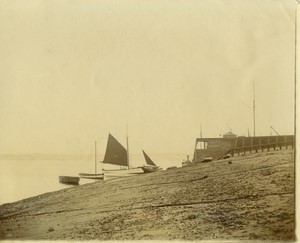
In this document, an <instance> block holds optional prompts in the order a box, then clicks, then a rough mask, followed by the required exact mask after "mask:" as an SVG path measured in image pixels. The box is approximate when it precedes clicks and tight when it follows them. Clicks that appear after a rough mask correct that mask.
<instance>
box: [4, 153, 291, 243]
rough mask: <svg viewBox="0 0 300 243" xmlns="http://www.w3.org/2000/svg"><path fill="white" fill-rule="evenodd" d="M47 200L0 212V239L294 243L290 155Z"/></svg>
mask: <svg viewBox="0 0 300 243" xmlns="http://www.w3.org/2000/svg"><path fill="white" fill-rule="evenodd" d="M231 161H232V163H231V164H230V163H228V160H223V161H216V162H210V163H205V164H199V165H195V166H191V167H185V168H177V169H172V170H167V171H160V172H156V173H151V174H143V175H138V176H135V177H131V178H124V179H119V180H111V181H100V182H96V183H91V184H85V185H82V186H77V187H72V188H68V189H64V190H61V191H57V192H52V193H46V194H43V195H40V196H37V197H32V198H28V199H25V200H22V201H18V202H15V203H10V204H4V205H2V206H0V239H16V240H18V239H19V240H37V239H39V240H40V239H45V240H46V239H50V240H54V239H55V240H91V239H97V240H126V239H127V240H141V239H143V240H173V239H177V240H211V239H218V240H224V239H227V240H230V239H235V240H248V239H255V240H280V241H282V240H293V239H295V236H294V227H295V205H294V196H295V195H294V180H295V178H294V151H293V150H282V151H272V152H264V153H258V154H251V155H247V156H240V157H234V158H232V159H231Z"/></svg>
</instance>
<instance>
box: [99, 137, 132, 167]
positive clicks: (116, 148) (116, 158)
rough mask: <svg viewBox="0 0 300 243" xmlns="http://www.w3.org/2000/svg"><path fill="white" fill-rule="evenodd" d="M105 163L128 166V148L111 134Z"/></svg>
mask: <svg viewBox="0 0 300 243" xmlns="http://www.w3.org/2000/svg"><path fill="white" fill-rule="evenodd" d="M103 163H106V164H114V165H122V166H128V160H127V151H126V149H125V148H124V147H123V146H122V144H120V143H119V142H118V141H117V139H115V138H114V137H113V136H112V135H111V134H109V135H108V140H107V147H106V152H105V156H104V160H103Z"/></svg>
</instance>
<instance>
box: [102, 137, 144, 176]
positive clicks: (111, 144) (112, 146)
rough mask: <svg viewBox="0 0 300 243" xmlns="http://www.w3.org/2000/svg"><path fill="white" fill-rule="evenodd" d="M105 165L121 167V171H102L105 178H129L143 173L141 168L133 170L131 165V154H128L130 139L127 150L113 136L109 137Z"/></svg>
mask: <svg viewBox="0 0 300 243" xmlns="http://www.w3.org/2000/svg"><path fill="white" fill-rule="evenodd" d="M102 163H103V164H111V165H117V166H120V168H119V169H111V170H110V169H104V168H103V169H102V170H103V171H104V176H105V177H106V178H109V177H127V176H133V175H136V174H140V173H142V170H141V169H140V168H131V167H130V164H129V152H128V137H127V149H126V148H125V147H124V146H123V145H122V144H121V143H120V142H119V141H118V140H117V139H115V138H114V137H113V136H112V135H111V134H109V135H108V140H107V146H106V151H105V155H104V159H103V161H102Z"/></svg>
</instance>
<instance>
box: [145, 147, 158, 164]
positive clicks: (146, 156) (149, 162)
mask: <svg viewBox="0 0 300 243" xmlns="http://www.w3.org/2000/svg"><path fill="white" fill-rule="evenodd" d="M143 154H144V157H145V160H146V163H147V164H148V165H154V166H156V164H154V162H153V161H152V160H151V159H150V158H149V156H148V155H147V154H146V153H145V151H144V150H143Z"/></svg>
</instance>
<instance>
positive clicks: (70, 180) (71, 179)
mask: <svg viewBox="0 0 300 243" xmlns="http://www.w3.org/2000/svg"><path fill="white" fill-rule="evenodd" d="M58 180H59V182H60V183H63V184H72V185H78V184H79V180H80V178H79V177H77V176H59V177H58Z"/></svg>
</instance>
